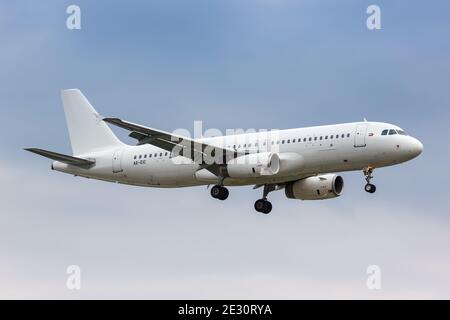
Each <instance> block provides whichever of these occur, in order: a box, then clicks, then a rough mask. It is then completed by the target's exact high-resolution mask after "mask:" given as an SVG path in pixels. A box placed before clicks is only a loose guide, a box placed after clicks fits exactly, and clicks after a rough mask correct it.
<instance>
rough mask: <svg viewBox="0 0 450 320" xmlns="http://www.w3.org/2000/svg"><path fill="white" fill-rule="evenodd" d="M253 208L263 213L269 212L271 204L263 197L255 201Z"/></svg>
mask: <svg viewBox="0 0 450 320" xmlns="http://www.w3.org/2000/svg"><path fill="white" fill-rule="evenodd" d="M255 210H256V211H258V212H261V213H264V214H268V213H270V211H272V204H271V203H270V201H267V200H265V199H259V200H256V202H255Z"/></svg>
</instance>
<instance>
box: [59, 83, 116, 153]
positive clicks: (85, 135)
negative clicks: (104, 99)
mask: <svg viewBox="0 0 450 320" xmlns="http://www.w3.org/2000/svg"><path fill="white" fill-rule="evenodd" d="M61 98H62V101H63V105H64V113H65V114H66V121H67V127H68V129H69V136H70V142H71V144H72V152H73V154H74V155H78V154H83V153H87V152H92V151H96V150H102V149H106V148H110V147H120V146H123V145H124V144H123V143H122V142H121V141H120V140H119V139H118V138H117V137H116V136H115V135H114V133H113V132H112V131H111V129H110V128H109V127H108V126H107V125H106V123H105V122H104V121H103V120H102V117H101V116H100V115H99V114H98V113H97V111H95V109H94V108H93V107H92V106H91V104H90V103H89V101H88V100H87V99H86V97H85V96H84V95H83V94H82V93H81V91H80V90H78V89H68V90H62V91H61Z"/></svg>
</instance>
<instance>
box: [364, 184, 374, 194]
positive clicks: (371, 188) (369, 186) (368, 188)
mask: <svg viewBox="0 0 450 320" xmlns="http://www.w3.org/2000/svg"><path fill="white" fill-rule="evenodd" d="M364 190H366V192H368V193H374V192H375V191H376V190H377V187H375V185H374V184H371V183H368V184H366V186H365V187H364Z"/></svg>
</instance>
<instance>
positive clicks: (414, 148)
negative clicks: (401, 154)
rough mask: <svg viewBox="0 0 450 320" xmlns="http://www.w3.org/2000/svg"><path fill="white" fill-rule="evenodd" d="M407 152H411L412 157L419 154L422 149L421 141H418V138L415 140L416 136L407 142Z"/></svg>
mask: <svg viewBox="0 0 450 320" xmlns="http://www.w3.org/2000/svg"><path fill="white" fill-rule="evenodd" d="M408 149H409V152H410V153H411V156H412V157H413V158H415V157H417V156H418V155H420V154H421V153H422V151H423V144H422V142H420V141H419V140H417V139H416V138H412V139H411V142H410V143H409V148H408Z"/></svg>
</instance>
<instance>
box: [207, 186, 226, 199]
mask: <svg viewBox="0 0 450 320" xmlns="http://www.w3.org/2000/svg"><path fill="white" fill-rule="evenodd" d="M228 195H229V192H228V189H227V188H225V187H222V186H219V185H215V186H214V187H212V188H211V196H212V197H213V198H215V199H219V200H225V199H226V198H228Z"/></svg>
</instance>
